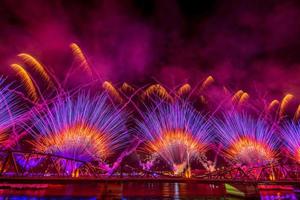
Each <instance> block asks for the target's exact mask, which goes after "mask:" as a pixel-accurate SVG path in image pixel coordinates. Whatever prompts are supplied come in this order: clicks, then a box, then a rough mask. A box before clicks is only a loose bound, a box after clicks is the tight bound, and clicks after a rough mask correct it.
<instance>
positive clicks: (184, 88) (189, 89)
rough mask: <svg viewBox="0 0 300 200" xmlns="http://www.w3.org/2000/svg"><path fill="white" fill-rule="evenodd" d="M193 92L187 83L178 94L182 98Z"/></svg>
mask: <svg viewBox="0 0 300 200" xmlns="http://www.w3.org/2000/svg"><path fill="white" fill-rule="evenodd" d="M190 91H191V86H190V84H188V83H186V84H183V85H182V86H181V87H180V88H179V89H178V91H177V94H178V95H179V96H182V95H184V94H187V93H189V92H190Z"/></svg>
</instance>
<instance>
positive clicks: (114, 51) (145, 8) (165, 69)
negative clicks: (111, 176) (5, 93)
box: [0, 0, 300, 96]
mask: <svg viewBox="0 0 300 200" xmlns="http://www.w3.org/2000/svg"><path fill="white" fill-rule="evenodd" d="M299 19H300V3H299V1H275V0H274V1H270V0H265V1H261V0H248V1H238V0H226V1H225V0H223V1H222V0H220V1H216V0H207V1H204V0H194V1H192V0H189V1H187V0H180V1H179V0H178V1H176V0H125V1H123V0H95V1H87V0H84V1H71V0H70V1H58V0H49V1H41V0H28V1H25V0H24V1H14V0H2V1H1V3H0V64H1V73H2V74H3V75H5V76H9V77H11V79H13V78H14V72H13V71H12V70H11V69H10V68H9V64H11V63H12V62H18V60H17V57H16V55H17V54H18V53H20V52H27V53H30V54H32V55H34V56H35V57H37V58H38V59H39V60H40V61H41V62H42V63H43V64H44V65H45V66H47V67H48V68H50V69H51V70H52V71H53V72H54V73H55V74H56V76H57V77H58V79H60V80H63V79H64V77H65V74H66V71H68V69H69V68H71V67H74V66H73V65H74V63H73V62H72V54H71V51H70V49H69V44H70V43H71V42H76V43H77V44H79V45H80V47H81V48H82V49H83V51H84V52H85V54H86V55H87V57H88V59H89V61H90V63H91V64H92V66H93V68H95V70H97V71H98V73H100V74H101V76H102V77H103V78H104V79H105V80H111V81H112V82H114V83H116V84H118V83H122V82H124V81H127V82H129V83H131V84H135V85H138V86H141V85H143V84H146V83H152V82H154V81H159V82H161V83H164V84H165V85H167V86H169V87H174V86H177V85H179V84H182V83H185V82H189V83H191V84H194V85H195V84H196V83H198V82H200V81H202V80H203V79H204V78H205V77H207V76H208V75H212V76H214V77H215V79H216V80H217V82H218V84H220V85H226V86H227V87H229V88H231V89H232V90H237V89H244V90H246V91H249V92H250V93H251V92H256V93H257V92H260V93H268V94H269V95H271V96H272V95H273V96H276V95H277V96H282V95H284V94H285V93H287V92H292V93H293V94H295V95H296V96H300V92H299V91H300V90H299V89H300V78H299V75H300V20H299ZM87 81H89V79H88V77H85V76H84V75H82V73H78V74H77V75H76V74H75V75H74V76H73V77H72V79H70V82H71V83H70V87H72V86H73V85H76V84H78V83H82V82H87Z"/></svg>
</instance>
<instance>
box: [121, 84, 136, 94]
mask: <svg viewBox="0 0 300 200" xmlns="http://www.w3.org/2000/svg"><path fill="white" fill-rule="evenodd" d="M121 90H122V91H123V92H134V91H135V89H134V88H133V87H132V86H131V85H129V84H128V83H126V82H124V83H123V85H122V87H121Z"/></svg>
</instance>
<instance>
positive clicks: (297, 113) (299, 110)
mask: <svg viewBox="0 0 300 200" xmlns="http://www.w3.org/2000/svg"><path fill="white" fill-rule="evenodd" d="M299 117H300V104H299V105H298V107H297V110H296V112H295V114H294V121H298V120H299Z"/></svg>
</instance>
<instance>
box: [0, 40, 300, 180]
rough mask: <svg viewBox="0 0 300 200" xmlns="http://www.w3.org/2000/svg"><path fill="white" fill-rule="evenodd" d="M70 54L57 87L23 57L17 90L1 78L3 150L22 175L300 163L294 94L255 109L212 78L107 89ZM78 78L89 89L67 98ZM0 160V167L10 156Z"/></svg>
mask: <svg viewBox="0 0 300 200" xmlns="http://www.w3.org/2000/svg"><path fill="white" fill-rule="evenodd" d="M70 48H71V53H72V55H73V56H74V66H73V67H72V68H70V69H69V70H68V71H67V74H66V76H65V78H64V80H63V81H59V78H57V76H55V73H53V70H52V69H49V68H47V67H46V65H44V64H42V62H40V61H39V59H37V58H36V57H34V56H32V55H31V54H28V53H20V54H18V55H17V58H18V59H20V60H19V61H20V62H17V61H16V62H15V63H14V64H11V65H10V67H11V69H12V71H13V72H14V73H15V75H16V76H17V77H18V79H16V80H17V81H16V83H14V85H17V86H16V87H15V88H13V87H12V83H11V84H9V83H4V82H8V81H6V79H4V78H1V79H0V87H1V88H0V96H1V107H0V128H1V134H0V144H1V148H2V150H7V149H10V150H12V151H17V152H16V153H15V154H16V155H15V160H13V162H14V163H17V164H18V165H19V166H21V167H22V168H23V169H24V170H27V171H28V170H37V169H39V168H41V167H42V166H47V165H53V166H55V169H56V170H57V171H58V172H60V173H63V174H66V175H72V176H79V175H80V176H82V175H84V174H85V171H86V169H88V170H91V169H93V171H94V173H102V174H105V175H106V176H111V175H113V174H114V173H121V172H120V170H121V169H123V167H125V168H126V167H128V165H131V164H134V163H137V164H136V165H138V168H139V170H142V171H146V172H147V173H153V174H155V173H156V172H158V171H159V172H160V173H165V174H169V175H172V176H185V177H191V176H193V175H195V173H194V170H196V171H197V170H198V171H199V170H200V171H201V170H202V171H204V172H209V173H212V172H216V171H218V170H220V168H224V167H225V166H231V167H237V168H240V169H241V170H244V171H245V170H251V169H254V168H259V167H264V166H275V165H276V164H278V163H280V162H283V161H284V162H288V163H299V162H300V153H299V152H300V150H299V144H300V142H299V141H300V139H299V135H300V134H299V132H300V131H299V130H300V128H299V127H300V126H299V122H298V120H299V113H300V111H299V110H300V109H299V104H296V107H295V104H294V103H295V102H296V96H295V95H293V94H291V93H287V94H286V95H284V96H283V97H282V98H281V99H282V100H281V101H279V100H277V99H273V100H271V101H269V100H268V101H267V100H266V99H265V98H264V99H263V100H261V101H258V100H257V99H255V97H257V96H255V94H253V93H251V92H248V91H247V92H246V91H245V90H241V89H239V90H232V91H231V90H230V89H228V88H227V87H226V86H225V85H220V84H219V83H218V81H217V80H216V79H215V78H214V77H212V76H206V77H204V78H203V79H202V81H200V82H199V84H196V85H193V84H190V83H187V82H185V83H184V84H180V85H178V86H175V87H173V88H169V87H168V86H167V85H164V84H162V83H158V82H156V83H152V84H146V85H144V86H143V87H140V88H139V87H137V86H136V85H133V84H131V83H127V82H124V83H121V84H120V83H114V82H112V81H110V80H103V79H102V78H101V77H99V76H98V75H99V74H98V73H96V72H95V73H94V69H93V65H92V64H91V63H90V62H89V61H88V59H87V58H88V57H87V56H86V55H85V54H84V53H83V51H82V49H81V48H80V47H79V46H78V45H77V44H75V43H71V45H70ZM76 71H79V72H83V73H82V76H87V77H89V79H90V82H89V83H86V84H85V83H84V84H78V85H77V86H76V87H72V89H71V90H70V89H69V88H68V85H67V83H68V80H69V79H70V78H71V77H72V76H74V74H76V73H75V72H76ZM25 108H27V109H25ZM291 108H292V109H293V110H292V109H291ZM25 110H26V111H25ZM285 149H287V150H288V154H289V156H288V157H286V156H285V151H284V150H285ZM20 152H26V153H27V154H24V155H23V154H22V153H20ZM0 154H1V155H2V156H1V157H2V158H3V159H2V161H5V160H6V159H7V158H8V157H9V156H7V155H6V153H5V152H2V153H0ZM49 156H56V158H55V159H54V160H53V159H49ZM10 157H14V156H12V155H11V156H10ZM128 160H130V161H128ZM159 169H160V170H159ZM46 171H47V172H48V171H50V170H48V169H47V170H46ZM272 171H274V170H272ZM154 172H155V173H154ZM49 173H50V172H49ZM268 173H269V172H268ZM272 173H273V172H272ZM272 173H271V172H270V173H269V174H271V175H268V177H269V178H270V177H271V178H273V177H274V176H273V175H272ZM259 174H260V172H255V176H259Z"/></svg>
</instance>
